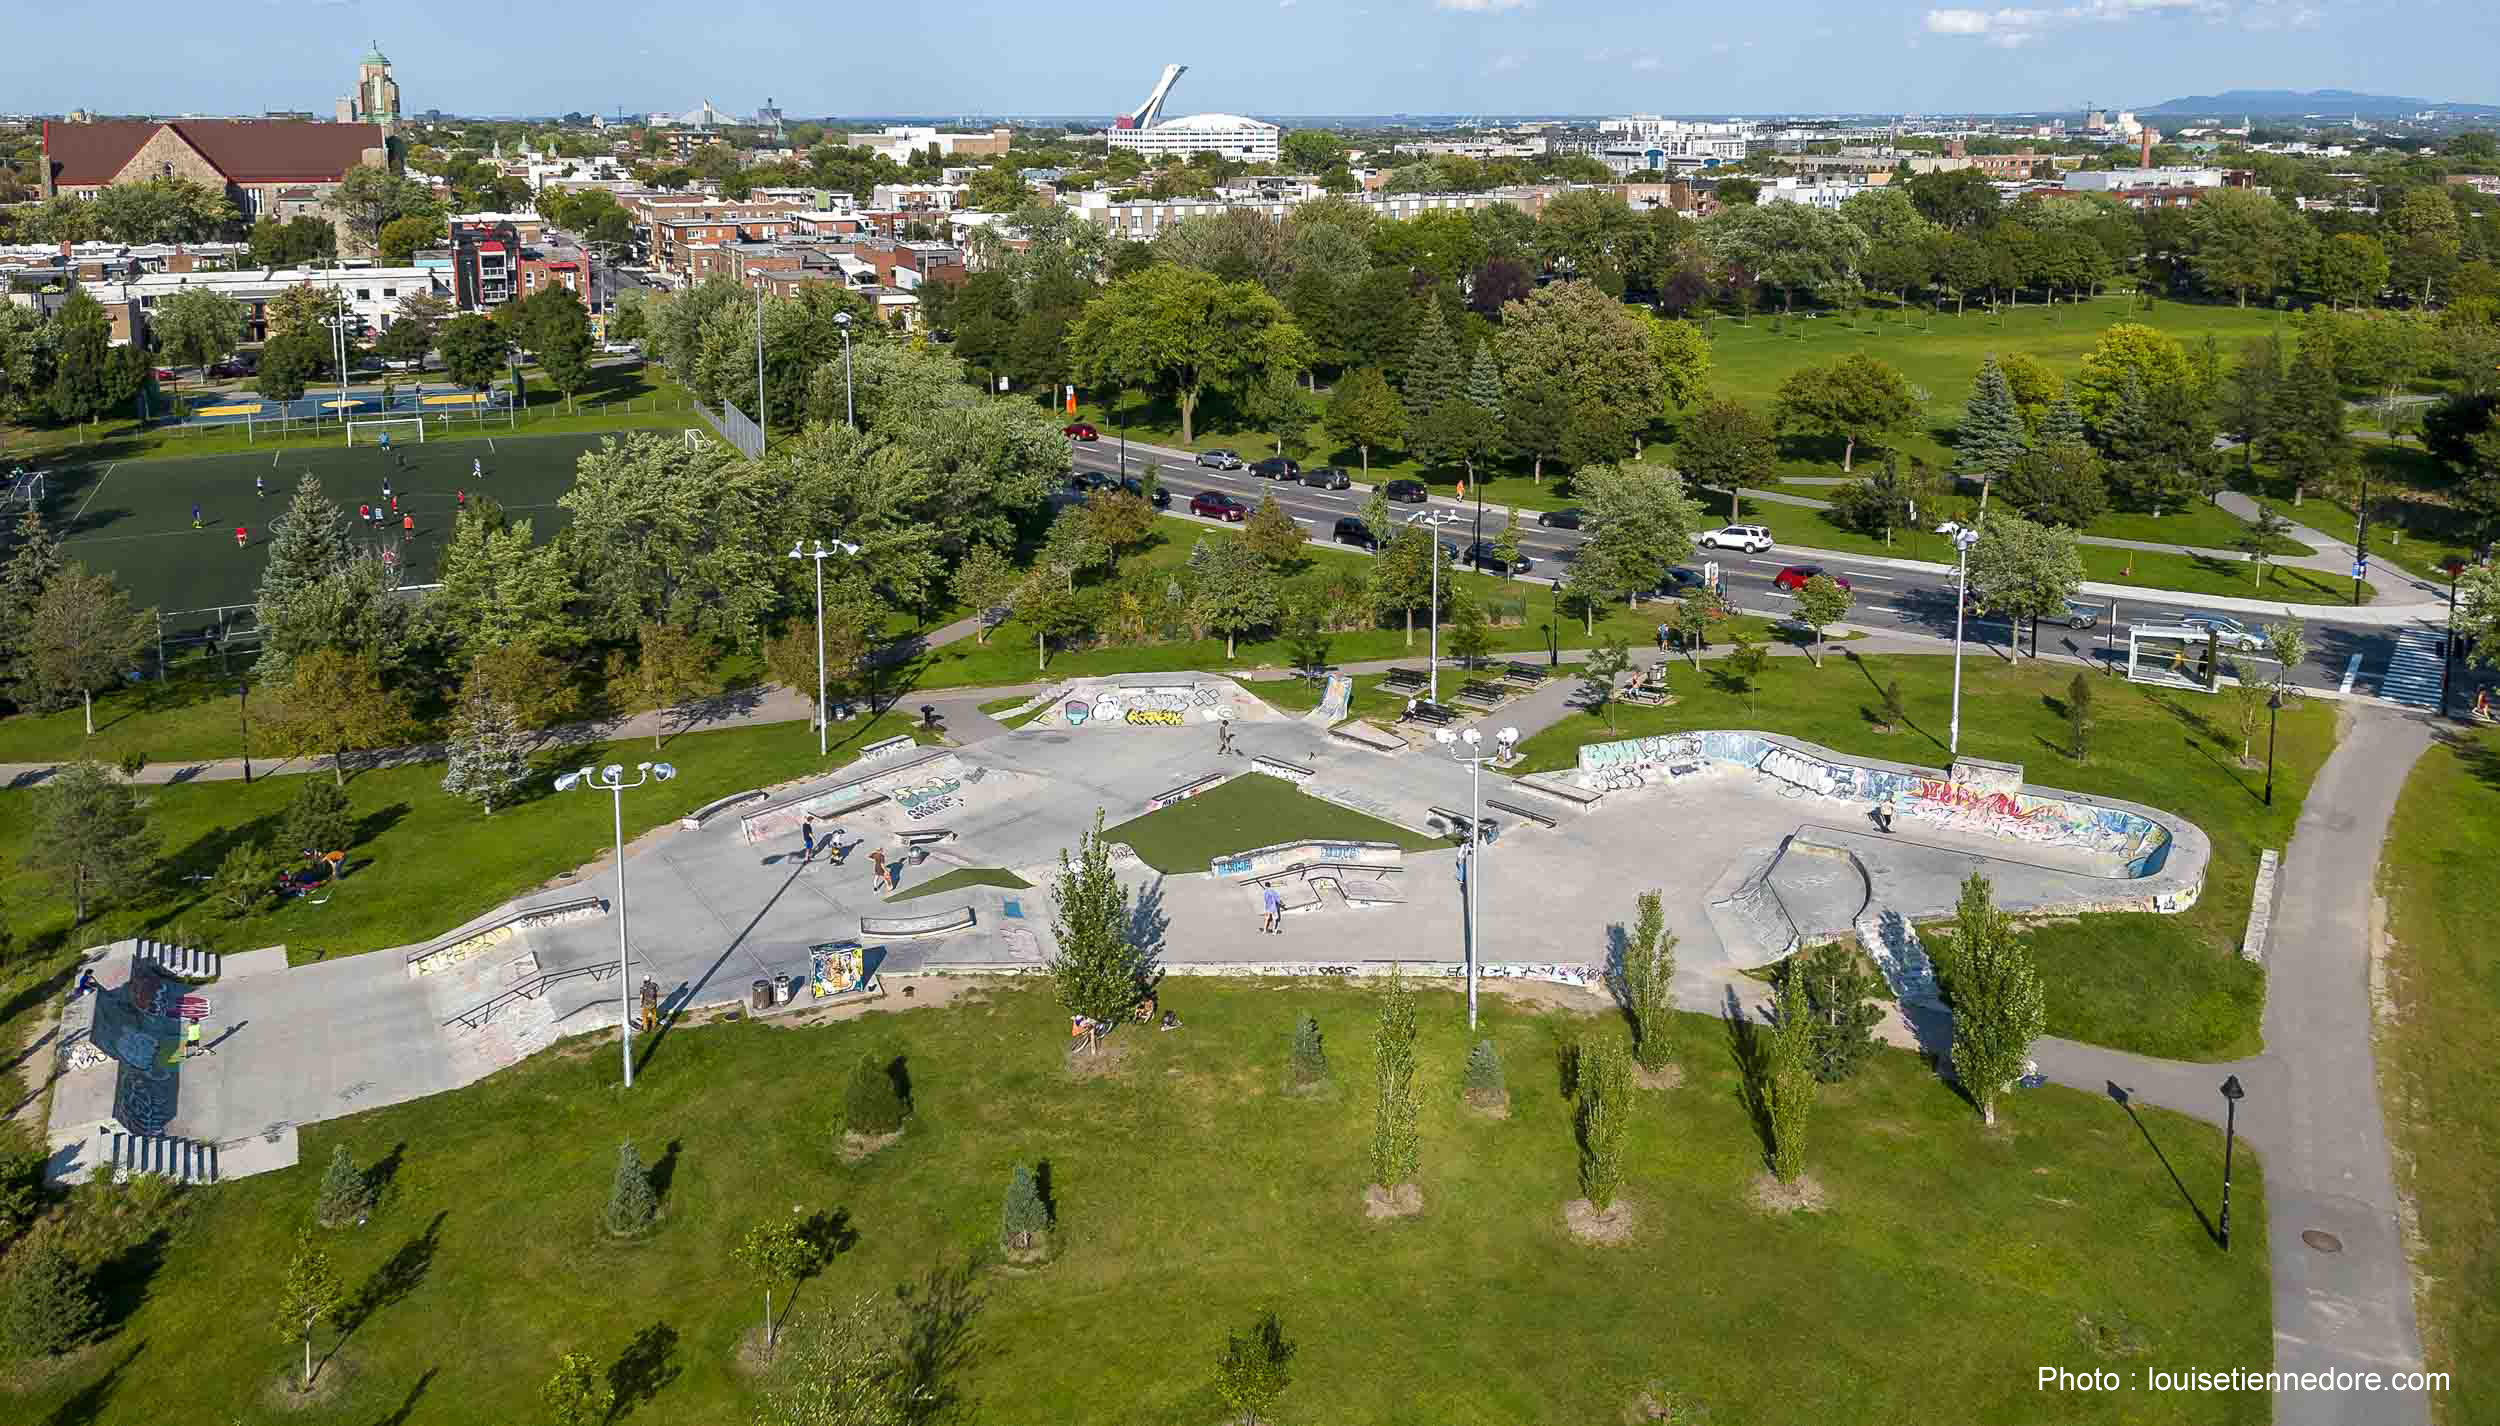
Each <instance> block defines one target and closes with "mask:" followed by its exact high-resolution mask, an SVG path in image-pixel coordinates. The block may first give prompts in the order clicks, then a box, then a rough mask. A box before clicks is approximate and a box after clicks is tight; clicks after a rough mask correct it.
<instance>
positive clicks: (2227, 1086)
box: [2222, 1075, 2248, 1253]
mask: <svg viewBox="0 0 2500 1426" xmlns="http://www.w3.org/2000/svg"><path fill="white" fill-rule="evenodd" d="M2247 1093H2248V1091H2247V1090H2244V1089H2242V1088H2240V1077H2239V1076H2238V1075H2232V1076H2230V1077H2228V1078H2226V1079H2224V1080H2223V1081H2222V1101H2223V1110H2222V1251H2224V1252H2226V1253H2227V1252H2229V1251H2231V1144H2232V1140H2233V1139H2235V1138H2236V1137H2238V1134H2239V1128H2240V1099H2241V1097H2242V1096H2244V1095H2246V1094H2247Z"/></svg>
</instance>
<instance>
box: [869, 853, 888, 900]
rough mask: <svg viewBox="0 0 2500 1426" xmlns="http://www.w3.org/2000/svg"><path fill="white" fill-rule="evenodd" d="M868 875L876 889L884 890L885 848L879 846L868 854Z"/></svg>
mask: <svg viewBox="0 0 2500 1426" xmlns="http://www.w3.org/2000/svg"><path fill="white" fill-rule="evenodd" d="M868 876H869V880H870V881H872V882H874V883H875V884H876V888H877V890H879V891H883V890H885V848H883V847H879V848H877V849H876V850H875V851H873V852H870V853H869V854H868Z"/></svg>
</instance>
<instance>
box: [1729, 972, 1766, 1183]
mask: <svg viewBox="0 0 2500 1426" xmlns="http://www.w3.org/2000/svg"><path fill="white" fill-rule="evenodd" d="M1725 996H1726V998H1725V1000H1724V1002H1723V1003H1722V1004H1721V1005H1720V1007H1719V1021H1720V1023H1721V1024H1722V1025H1724V1026H1725V1027H1726V1029H1727V1051H1728V1059H1729V1061H1730V1062H1731V1063H1733V1064H1734V1065H1735V1066H1736V1101H1737V1103H1739V1104H1741V1105H1743V1106H1744V1109H1745V1117H1746V1119H1747V1120H1749V1121H1751V1123H1752V1124H1753V1131H1754V1136H1755V1137H1756V1138H1758V1139H1760V1140H1761V1141H1762V1157H1763V1159H1764V1160H1765V1161H1766V1162H1767V1161H1768V1160H1769V1159H1770V1157H1771V1154H1772V1151H1773V1149H1774V1148H1775V1147H1776V1145H1777V1135H1776V1134H1775V1132H1774V1131H1773V1129H1772V1127H1771V1107H1770V1102H1769V1100H1768V1099H1767V1098H1766V1097H1765V1095H1764V1093H1763V1089H1764V1085H1765V1084H1766V1083H1768V1081H1769V1078H1770V1071H1771V1046H1770V1040H1769V1037H1768V1036H1767V1035H1765V1034H1764V1033H1763V1028H1762V1026H1761V1025H1759V1024H1757V1023H1755V1021H1754V1019H1753V1016H1752V1015H1751V1014H1749V1013H1747V1011H1746V1009H1745V1004H1744V1002H1743V1001H1742V1000H1739V999H1738V998H1737V995H1736V987H1734V986H1729V987H1728V988H1727V990H1726V992H1725Z"/></svg>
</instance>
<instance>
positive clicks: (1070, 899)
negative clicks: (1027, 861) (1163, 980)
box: [1049, 808, 1154, 1025]
mask: <svg viewBox="0 0 2500 1426" xmlns="http://www.w3.org/2000/svg"><path fill="white" fill-rule="evenodd" d="M1051 892H1052V902H1053V905H1052V908H1051V934H1052V938H1053V940H1054V941H1055V942H1056V943H1057V947H1058V949H1057V952H1056V954H1054V955H1053V956H1052V957H1051V958H1050V962H1049V964H1050V974H1051V979H1052V980H1053V981H1054V982H1055V983H1056V987H1057V990H1058V994H1059V1003H1060V1004H1061V1005H1062V1006H1064V1007H1066V1009H1067V1011H1068V1013H1069V1014H1071V1015H1083V1016H1086V1017H1088V1018H1090V1019H1093V1020H1097V1021H1100V1022H1101V1023H1103V1024H1105V1025H1114V1024H1117V1023H1119V1021H1120V1019H1121V1018H1122V1017H1123V1016H1125V1015H1127V1014H1128V1012H1129V1010H1130V1008H1131V1007H1133V1006H1135V1005H1136V1004H1137V1002H1138V999H1139V998H1140V997H1141V996H1143V995H1145V994H1147V993H1148V992H1149V991H1150V990H1151V989H1152V985H1153V981H1154V966H1153V957H1152V953H1151V952H1150V951H1148V950H1147V949H1146V948H1143V947H1140V946H1138V945H1136V944H1135V943H1134V942H1133V941H1132V940H1131V939H1130V936H1129V926H1130V920H1129V891H1128V888H1127V887H1126V886H1124V885H1122V884H1121V882H1120V878H1119V875H1118V873H1116V872H1114V871H1113V870H1112V869H1111V849H1110V847H1109V845H1108V844H1107V843H1105V842H1104V841H1103V839H1102V811H1101V809H1100V808H1097V809H1095V811H1094V825H1093V827H1092V828H1091V829H1090V830H1089V831H1087V832H1086V834H1085V838H1084V840H1083V841H1082V842H1081V843H1079V845H1078V847H1077V851H1076V856H1075V857H1073V858H1071V857H1070V856H1069V855H1068V853H1067V852H1066V851H1065V850H1064V849H1063V850H1062V851H1061V852H1060V853H1059V878H1058V881H1057V882H1056V884H1054V885H1053V887H1052V888H1051Z"/></svg>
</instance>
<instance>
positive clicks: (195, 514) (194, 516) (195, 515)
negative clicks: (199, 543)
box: [191, 500, 201, 530]
mask: <svg viewBox="0 0 2500 1426" xmlns="http://www.w3.org/2000/svg"><path fill="white" fill-rule="evenodd" d="M191 528H192V529H194V530H197V529H199V528H201V525H200V502H198V501H196V500H194V501H192V502H191Z"/></svg>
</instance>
